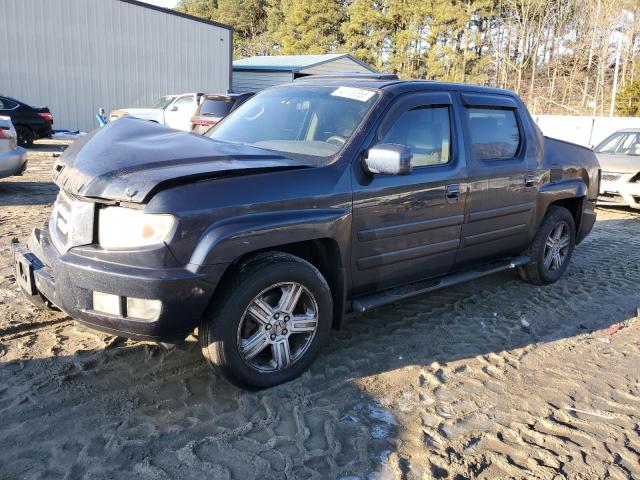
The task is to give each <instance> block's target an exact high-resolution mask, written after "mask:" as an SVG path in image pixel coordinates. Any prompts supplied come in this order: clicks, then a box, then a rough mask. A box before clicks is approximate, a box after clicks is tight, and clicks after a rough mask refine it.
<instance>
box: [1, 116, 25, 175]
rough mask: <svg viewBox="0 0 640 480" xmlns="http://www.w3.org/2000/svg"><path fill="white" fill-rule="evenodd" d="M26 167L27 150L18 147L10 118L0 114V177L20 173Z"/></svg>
mask: <svg viewBox="0 0 640 480" xmlns="http://www.w3.org/2000/svg"><path fill="white" fill-rule="evenodd" d="M26 167H27V151H26V150H25V149H24V148H22V147H18V142H17V135H16V129H15V128H13V123H11V119H10V118H9V117H2V116H0V178H4V177H11V176H12V175H22V172H24V169H25V168H26Z"/></svg>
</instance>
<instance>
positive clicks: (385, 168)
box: [363, 143, 413, 175]
mask: <svg viewBox="0 0 640 480" xmlns="http://www.w3.org/2000/svg"><path fill="white" fill-rule="evenodd" d="M412 158H413V153H412V152H411V148H409V147H407V146H406V145H398V144H396V143H381V144H380V145H376V146H375V147H373V148H370V149H369V151H368V152H367V154H366V156H365V158H364V160H363V163H364V169H365V170H366V171H367V172H369V173H382V174H385V175H409V174H410V173H411V170H412V166H411V159H412Z"/></svg>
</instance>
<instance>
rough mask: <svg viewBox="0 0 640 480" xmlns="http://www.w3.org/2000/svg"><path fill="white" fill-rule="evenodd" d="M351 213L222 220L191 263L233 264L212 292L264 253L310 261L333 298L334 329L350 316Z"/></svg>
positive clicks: (319, 211)
mask: <svg viewBox="0 0 640 480" xmlns="http://www.w3.org/2000/svg"><path fill="white" fill-rule="evenodd" d="M350 218H351V217H350V215H349V211H348V210H345V209H313V210H302V211H295V212H291V211H289V212H278V213H269V214H253V215H247V216H245V217H240V218H235V219H234V220H233V221H232V222H222V223H219V224H216V225H213V226H212V227H211V228H210V229H208V230H207V232H205V233H204V234H203V236H202V237H201V239H200V241H199V242H198V246H197V247H196V249H195V250H194V252H193V254H192V256H191V260H190V264H191V265H195V266H197V265H211V264H215V263H228V264H229V266H228V267H227V268H226V270H225V272H224V273H223V274H222V277H221V278H220V280H219V281H218V284H217V286H216V288H215V289H214V292H213V294H212V300H211V301H212V302H213V301H214V299H215V296H216V292H218V291H219V288H220V287H221V286H222V285H224V284H225V283H226V282H227V281H228V280H229V277H230V276H232V275H235V274H236V272H237V269H238V266H239V265H242V264H243V263H244V262H246V260H248V259H250V258H251V257H252V256H255V255H257V254H260V253H263V252H269V251H273V252H282V253H289V254H291V255H295V256H297V257H300V258H302V259H303V260H306V261H308V262H309V263H311V264H312V265H313V266H314V267H316V268H317V269H318V270H319V271H320V273H321V274H322V275H323V276H324V278H325V280H326V281H327V283H328V284H329V287H330V289H331V295H332V299H333V325H332V326H333V327H334V328H340V326H341V325H342V321H343V318H344V313H345V308H346V303H347V291H348V285H349V278H348V269H347V265H348V259H349V257H348V255H349V251H348V248H347V247H345V246H347V245H349V239H350V234H351V222H350Z"/></svg>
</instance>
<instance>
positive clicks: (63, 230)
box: [49, 190, 95, 253]
mask: <svg viewBox="0 0 640 480" xmlns="http://www.w3.org/2000/svg"><path fill="white" fill-rule="evenodd" d="M94 212H95V204H94V203H92V202H85V201H82V200H78V199H75V198H73V197H71V196H69V195H68V194H67V193H66V192H64V191H63V190H60V193H59V194H58V197H57V198H56V202H55V203H54V204H53V211H52V212H51V221H50V222H49V233H50V236H51V241H52V242H53V245H54V246H55V247H56V249H58V251H60V252H62V253H66V252H67V250H69V249H70V248H71V247H77V246H79V245H88V244H90V243H92V242H93V222H94Z"/></svg>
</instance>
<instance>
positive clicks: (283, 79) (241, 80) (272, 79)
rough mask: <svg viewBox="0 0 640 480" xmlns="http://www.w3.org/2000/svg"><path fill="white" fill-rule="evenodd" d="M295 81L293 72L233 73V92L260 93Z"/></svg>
mask: <svg viewBox="0 0 640 480" xmlns="http://www.w3.org/2000/svg"><path fill="white" fill-rule="evenodd" d="M292 81H293V73H291V72H268V71H260V72H247V71H235V72H233V85H232V90H233V91H234V92H237V93H248V92H258V91H260V90H262V89H264V88H268V87H273V86H274V85H279V84H281V83H288V82H292Z"/></svg>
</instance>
